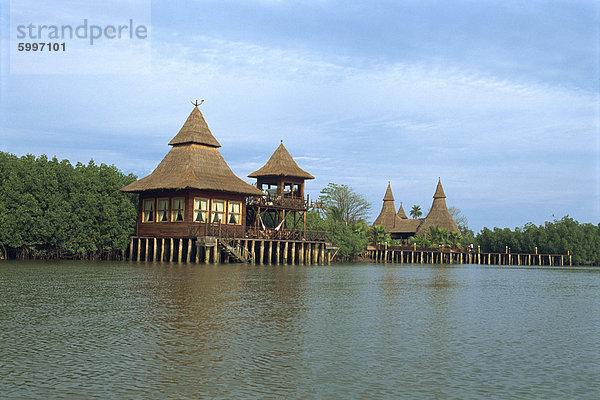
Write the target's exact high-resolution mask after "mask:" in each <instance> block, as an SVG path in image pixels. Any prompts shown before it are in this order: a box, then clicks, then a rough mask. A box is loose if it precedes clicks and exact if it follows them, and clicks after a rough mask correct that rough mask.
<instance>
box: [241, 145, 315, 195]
mask: <svg viewBox="0 0 600 400" xmlns="http://www.w3.org/2000/svg"><path fill="white" fill-rule="evenodd" d="M248 177H249V178H256V187H258V188H259V189H261V190H263V191H264V193H265V194H266V195H267V197H268V198H269V199H270V200H271V201H276V200H277V199H280V200H281V199H296V200H298V199H303V198H304V181H305V180H306V179H315V177H314V176H312V175H311V174H309V173H308V172H306V171H305V170H303V169H302V168H300V167H299V166H298V164H296V161H294V159H293V158H292V156H291V155H290V153H289V152H288V151H287V149H286V148H285V146H284V145H283V140H282V141H281V143H280V144H279V146H278V147H277V149H276V150H275V152H274V153H273V155H271V158H269V161H267V163H266V164H265V165H263V166H262V167H261V168H259V169H258V170H256V171H254V172H253V173H251V174H250V175H248Z"/></svg>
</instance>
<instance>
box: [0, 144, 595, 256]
mask: <svg viewBox="0 0 600 400" xmlns="http://www.w3.org/2000/svg"><path fill="white" fill-rule="evenodd" d="M0 174H1V176H2V180H1V181H0V260H6V259H19V260H25V259H44V260H50V259H78V260H119V259H121V258H122V254H123V252H124V250H125V249H126V248H127V244H128V243H129V239H130V236H131V235H132V234H133V232H134V228H135V220H136V216H137V203H138V199H137V195H134V194H128V193H123V192H121V191H120V190H119V189H121V188H122V187H124V186H126V185H128V184H130V183H132V182H134V181H135V180H136V179H137V178H136V176H134V175H132V174H129V175H126V174H124V173H123V172H121V171H120V170H119V169H118V168H117V167H115V166H114V165H111V166H108V165H106V164H100V165H97V164H96V163H95V162H94V161H93V160H91V161H90V162H89V163H88V164H83V163H77V164H75V165H74V166H73V165H72V164H71V163H70V162H69V161H68V160H62V161H59V160H58V159H57V158H56V157H53V158H52V159H49V158H48V157H47V156H46V155H42V156H39V157H36V156H34V155H31V154H28V155H25V156H22V157H17V156H16V155H13V154H10V153H5V152H0ZM318 204H319V207H318V208H316V209H314V210H311V211H309V212H308V213H307V218H306V222H307V230H313V231H329V232H330V233H331V238H332V243H333V245H334V246H337V247H339V250H338V252H337V257H336V258H337V260H339V261H343V262H356V261H358V262H360V261H361V260H363V258H362V255H363V254H364V252H365V249H366V248H367V246H368V245H374V244H378V243H379V244H384V243H387V244H388V245H390V246H393V245H399V244H400V242H398V241H394V240H392V239H391V238H390V236H389V233H387V232H386V231H385V228H383V227H381V226H369V225H368V224H367V222H366V219H367V216H368V214H369V211H370V209H371V205H370V204H369V203H368V201H367V200H366V199H365V198H364V196H362V195H360V194H358V193H356V192H354V190H353V189H352V188H350V187H349V186H347V185H340V184H335V183H330V184H329V185H327V187H325V188H323V189H322V190H321V195H320V197H319V201H318ZM413 207H414V206H413ZM453 217H454V218H455V220H456V222H457V223H458V226H459V229H460V231H461V233H460V234H455V233H452V232H448V231H445V230H443V229H437V228H436V227H433V228H431V229H430V230H429V231H428V232H427V233H426V234H425V235H424V236H422V237H414V238H411V239H410V242H409V243H410V244H411V245H417V248H425V247H428V248H431V247H437V246H441V245H443V246H444V247H451V248H454V249H457V250H463V249H465V248H466V246H468V245H471V244H473V245H474V246H475V248H476V247H477V246H480V248H481V251H482V252H504V251H505V249H506V247H508V248H510V251H511V252H513V253H535V252H536V247H537V251H538V252H539V253H547V254H550V253H551V254H567V252H569V253H570V254H572V255H573V263H574V265H600V224H598V225H594V224H591V223H579V222H578V221H576V220H574V219H573V218H571V217H569V216H568V215H567V216H564V217H562V218H561V219H555V220H554V221H552V222H545V224H544V225H539V226H537V225H535V224H533V223H527V224H525V225H524V226H523V227H517V228H515V229H509V228H497V227H496V228H493V229H489V228H487V227H486V228H483V229H482V230H481V231H480V232H479V233H477V234H474V233H473V231H471V230H470V229H469V228H468V226H467V223H466V218H465V217H463V216H461V215H460V210H458V209H454V215H453Z"/></svg>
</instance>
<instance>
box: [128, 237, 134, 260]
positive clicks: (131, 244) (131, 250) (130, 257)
mask: <svg viewBox="0 0 600 400" xmlns="http://www.w3.org/2000/svg"><path fill="white" fill-rule="evenodd" d="M129 261H133V238H131V241H130V242H129Z"/></svg>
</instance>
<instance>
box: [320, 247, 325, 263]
mask: <svg viewBox="0 0 600 400" xmlns="http://www.w3.org/2000/svg"><path fill="white" fill-rule="evenodd" d="M319 250H320V252H321V256H320V257H319V260H320V262H319V265H325V243H321V244H319Z"/></svg>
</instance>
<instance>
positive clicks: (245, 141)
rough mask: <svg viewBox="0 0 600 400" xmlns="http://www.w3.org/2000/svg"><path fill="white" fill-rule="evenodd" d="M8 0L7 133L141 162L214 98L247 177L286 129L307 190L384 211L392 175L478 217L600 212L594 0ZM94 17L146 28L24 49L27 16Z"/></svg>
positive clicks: (209, 110)
mask: <svg viewBox="0 0 600 400" xmlns="http://www.w3.org/2000/svg"><path fill="white" fill-rule="evenodd" d="M0 4H1V6H0V26H1V39H2V40H1V48H2V51H1V58H0V80H1V81H0V151H4V152H10V153H14V154H17V155H24V154H27V153H32V154H36V155H41V154H47V155H49V156H54V155H55V156H57V157H58V158H59V159H63V158H66V159H69V160H71V162H73V163H75V162H77V161H82V162H87V161H89V160H90V159H94V161H95V162H97V163H106V164H114V165H116V166H117V167H118V168H119V169H121V170H122V171H123V172H125V173H134V174H136V175H138V176H139V177H142V176H145V175H147V174H149V173H150V172H151V171H152V170H153V169H154V168H155V167H156V165H158V163H159V162H160V161H161V160H162V158H163V157H164V155H165V154H166V153H167V152H168V150H169V146H168V145H167V143H168V142H169V140H170V139H171V138H172V137H173V136H175V135H176V134H177V132H178V131H179V129H180V128H181V126H182V124H183V122H184V121H185V119H186V118H187V116H188V115H189V113H190V112H191V111H192V108H193V106H192V105H191V104H190V101H191V100H196V99H198V100H200V99H204V100H205V101H204V103H203V104H202V105H201V106H200V109H201V111H202V113H203V114H204V117H205V119H206V121H207V123H208V125H209V127H210V129H211V131H212V133H213V135H214V136H215V137H216V138H217V140H219V142H220V143H221V145H222V148H221V149H220V152H221V154H222V155H223V157H224V158H225V160H226V161H227V162H228V164H229V166H230V167H231V168H232V170H233V171H234V172H235V173H236V174H237V175H238V176H239V177H241V178H242V179H244V180H246V181H247V182H252V181H253V180H252V179H250V178H247V175H248V174H249V173H251V172H252V171H254V170H256V169H258V168H259V167H261V166H262V165H263V164H264V163H265V162H266V161H267V160H268V158H269V157H270V156H271V154H272V153H273V151H274V150H275V149H276V148H277V146H278V145H279V142H280V140H283V142H284V145H285V146H286V148H287V149H288V151H289V152H290V153H291V154H292V156H293V157H294V158H295V160H296V162H297V163H298V164H299V165H300V167H302V168H303V169H305V170H306V171H308V172H310V173H311V174H312V175H314V176H315V177H316V179H315V180H312V181H309V182H308V183H307V192H308V194H309V195H310V197H311V199H316V197H318V195H319V191H320V189H321V188H323V187H325V186H326V185H327V184H328V183H329V182H334V183H338V184H347V185H349V186H351V187H352V188H353V189H354V190H355V191H356V192H358V193H360V194H362V195H364V196H365V197H366V198H367V200H368V201H369V202H371V204H372V209H371V214H370V220H371V221H373V220H374V219H375V218H376V217H377V215H378V213H379V211H380V209H381V205H382V198H383V195H384V193H385V189H386V186H387V183H388V181H389V182H390V183H391V186H392V190H393V193H394V197H395V199H396V207H398V206H399V205H400V202H402V203H403V206H404V208H405V210H407V211H408V210H409V209H410V208H411V207H412V205H414V204H417V205H420V206H421V208H422V209H423V210H424V211H427V210H428V209H429V207H430V206H431V202H432V196H433V193H434V191H435V187H436V184H437V180H438V178H441V180H442V183H443V186H444V190H445V193H446V196H447V199H446V201H447V204H448V205H449V206H454V207H457V208H459V209H460V210H461V212H462V214H463V215H464V216H466V217H467V219H468V221H469V226H470V227H471V228H472V229H473V230H474V231H475V232H477V231H479V230H480V229H482V228H483V227H490V228H491V227H495V226H498V227H510V228H514V227H516V226H522V225H524V224H525V223H527V222H533V223H535V224H543V223H544V221H550V220H553V219H554V218H561V217H562V216H564V215H567V214H568V215H569V216H571V217H573V218H575V219H577V220H579V221H580V222H592V223H594V224H598V223H600V94H599V93H600V83H599V78H600V3H598V2H597V1H592V0H590V1H578V0H568V1H537V0H531V1H510V0H502V1H452V0H450V1H448V0H447V1H422V0H421V1H398V0H396V1H369V2H364V1H349V0H346V1H327V0H315V1H285V0H281V1H276V0H272V1H268V0H262V1H261V0H256V1H252V0H245V1H225V0H219V1H194V2H191V1H169V2H166V1H164V2H158V1H152V2H150V1H148V0H146V1H141V0H136V1H134V2H131V3H127V4H126V5H123V4H118V2H115V1H112V0H111V1H102V2H94V1H92V2H82V1H43V2H42V1H40V2H36V1H31V0H21V1H19V2H17V1H13V2H10V1H6V0H2V2H1V3H0ZM117 5H118V6H117ZM83 17H85V18H87V19H89V21H90V23H94V21H96V22H98V23H99V24H104V25H103V26H106V24H108V23H113V21H114V23H120V22H121V21H128V20H129V19H132V20H134V21H136V22H137V21H141V22H143V23H145V24H147V25H148V28H149V29H148V31H149V34H148V36H147V38H145V39H144V40H138V41H136V42H134V41H133V40H130V41H125V40H121V41H120V42H119V43H118V44H115V43H117V41H116V40H114V41H112V42H111V41H108V40H106V39H99V40H98V44H94V45H93V46H88V45H87V44H86V45H85V46H84V42H83V41H81V40H80V41H79V42H76V41H75V40H67V45H68V46H70V47H69V49H67V51H65V52H64V53H63V54H58V53H57V54H48V53H46V54H37V53H36V54H33V53H31V54H25V53H23V52H21V53H17V51H16V47H17V44H18V42H19V40H18V39H15V34H16V31H15V24H16V23H18V22H19V21H21V22H22V21H25V20H27V21H32V22H33V23H37V24H41V23H42V22H44V23H65V21H68V22H69V23H71V22H72V23H75V22H74V21H80V22H81V20H82V19H83ZM26 40H29V39H25V41H26ZM102 40H104V42H103V41H102ZM29 41H34V40H29ZM109 42H110V43H109ZM121 44H122V46H121V47H119V45H121ZM77 46H79V47H77ZM78 51H79V52H78ZM86 51H87V52H88V53H85V52H86ZM82 54H83V55H84V56H81V55H82ZM85 54H88V56H85ZM27 57H29V58H27Z"/></svg>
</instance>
